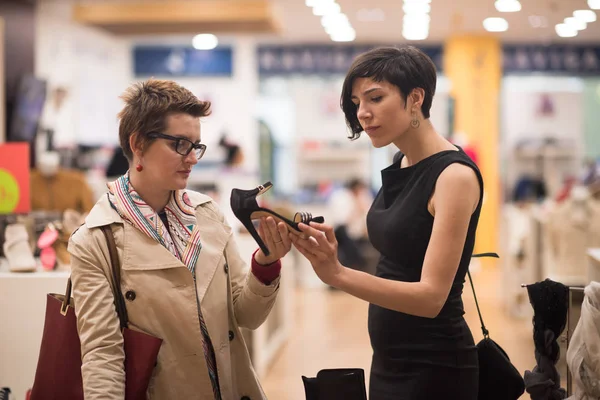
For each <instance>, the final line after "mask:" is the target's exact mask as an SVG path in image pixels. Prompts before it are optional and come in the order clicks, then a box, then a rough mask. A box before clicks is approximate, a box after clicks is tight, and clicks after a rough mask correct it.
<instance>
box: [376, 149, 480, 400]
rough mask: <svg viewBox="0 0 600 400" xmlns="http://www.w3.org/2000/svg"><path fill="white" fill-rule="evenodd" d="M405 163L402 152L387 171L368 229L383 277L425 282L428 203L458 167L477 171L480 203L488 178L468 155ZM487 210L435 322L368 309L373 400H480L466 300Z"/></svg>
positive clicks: (476, 214)
mask: <svg viewBox="0 0 600 400" xmlns="http://www.w3.org/2000/svg"><path fill="white" fill-rule="evenodd" d="M402 157H403V155H402V154H401V153H398V154H396V156H395V157H394V163H393V164H392V165H391V166H389V167H388V168H386V169H384V170H383V171H382V172H381V175H382V183H383V185H382V188H381V189H380V190H379V193H378V194H377V197H376V198H375V200H374V202H373V205H372V206H371V209H370V210H369V213H368V215H367V228H368V232H369V238H370V240H371V242H372V243H373V246H374V247H375V248H376V249H377V250H378V251H379V252H380V253H381V258H380V260H379V264H378V265H377V271H376V275H377V276H379V277H382V278H386V279H393V280H397V281H404V282H418V281H419V280H420V278H421V272H422V270H423V260H424V259H425V252H426V251H427V245H428V244H429V240H430V237H431V232H432V228H433V217H432V216H431V214H430V213H429V211H428V209H427V204H428V202H429V199H430V197H431V194H432V193H433V190H434V188H435V184H436V181H437V179H438V177H439V175H440V174H441V172H442V171H443V170H444V169H445V168H446V167H448V166H449V165H450V164H452V163H461V164H464V165H467V166H469V167H471V168H473V170H475V172H476V174H477V177H478V179H479V184H480V187H481V193H482V195H481V198H483V179H482V177H481V173H480V172H479V169H478V168H477V166H476V165H475V163H474V162H473V161H472V160H471V159H470V158H469V157H468V156H467V155H466V154H465V153H464V152H463V151H462V149H459V151H455V150H447V151H442V152H440V153H436V154H433V155H431V156H430V157H427V158H425V159H424V160H422V161H420V162H418V163H416V164H414V165H412V166H409V167H406V168H400V163H401V161H402ZM480 211H481V199H480V200H479V204H478V205H477V209H476V210H475V212H474V213H473V215H472V217H471V222H470V224H469V229H468V233H467V238H466V242H465V245H464V248H463V253H462V257H461V260H460V264H459V267H458V271H457V273H456V276H455V278H454V283H453V285H452V288H451V290H450V294H449V296H448V299H447V300H446V303H445V304H444V306H443V308H442V310H441V312H440V314H439V315H438V316H437V317H436V318H433V319H431V318H424V317H417V316H414V315H408V314H404V313H400V312H396V311H392V310H389V309H386V308H382V307H379V306H376V305H373V304H371V305H370V306H369V336H370V338H371V346H372V347H373V360H372V365H371V377H370V388H369V392H370V394H369V399H370V400H388V399H389V400H392V399H393V400H421V399H423V400H432V399H445V400H453V399H456V400H476V399H477V391H478V379H479V365H478V361H477V349H476V348H475V344H474V342H473V336H472V335H471V331H470V330H469V327H468V326H467V324H466V322H465V320H464V318H463V315H464V308H463V302H462V298H461V295H462V290H463V284H464V282H465V275H466V273H467V269H468V267H469V263H470V258H471V255H472V253H473V247H474V244H475V231H476V229H477V223H478V221H479V214H480Z"/></svg>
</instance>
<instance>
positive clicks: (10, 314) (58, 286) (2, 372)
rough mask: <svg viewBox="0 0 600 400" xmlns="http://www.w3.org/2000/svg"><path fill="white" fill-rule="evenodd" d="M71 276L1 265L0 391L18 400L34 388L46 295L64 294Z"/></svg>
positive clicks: (4, 263) (0, 263)
mask: <svg viewBox="0 0 600 400" xmlns="http://www.w3.org/2000/svg"><path fill="white" fill-rule="evenodd" d="M68 278H69V272H30V273H13V272H8V265H7V263H6V262H5V260H2V261H0V293H1V296H2V301H1V302H0V321H1V322H0V324H1V328H0V387H10V389H11V391H12V393H13V396H14V399H15V400H23V399H25V393H26V391H27V390H28V389H29V388H31V386H32V384H33V379H34V376H35V369H36V366H37V360H38V353H39V350H40V342H41V340H42V332H43V330H44V318H45V313H46V294H47V293H64V292H65V288H66V284H67V280H68Z"/></svg>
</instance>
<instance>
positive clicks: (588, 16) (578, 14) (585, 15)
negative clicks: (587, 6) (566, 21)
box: [573, 10, 596, 23]
mask: <svg viewBox="0 0 600 400" xmlns="http://www.w3.org/2000/svg"><path fill="white" fill-rule="evenodd" d="M573 17H575V18H577V19H578V20H580V21H583V22H586V23H590V22H595V21H596V13H595V12H593V11H592V10H577V11H573Z"/></svg>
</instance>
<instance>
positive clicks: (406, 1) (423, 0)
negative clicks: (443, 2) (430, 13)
mask: <svg viewBox="0 0 600 400" xmlns="http://www.w3.org/2000/svg"><path fill="white" fill-rule="evenodd" d="M409 3H427V4H429V3H431V0H404V4H409Z"/></svg>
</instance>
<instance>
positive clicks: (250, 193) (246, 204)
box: [230, 182, 325, 256]
mask: <svg viewBox="0 0 600 400" xmlns="http://www.w3.org/2000/svg"><path fill="white" fill-rule="evenodd" d="M272 187H273V184H272V183H271V182H267V183H265V184H263V185H260V186H258V187H257V188H255V189H252V190H243V189H233V190H232V191H231V198H230V204H231V210H232V211H233V214H234V215H235V216H236V218H237V219H239V220H240V222H241V223H242V224H243V225H244V227H246V229H247V230H248V232H250V234H251V235H252V237H253V238H254V240H255V241H256V243H257V244H258V246H259V247H260V249H261V250H262V252H263V253H264V254H265V255H266V256H268V255H269V254H270V252H269V249H268V248H267V246H266V245H265V243H264V242H263V240H262V239H261V237H260V235H259V234H258V232H257V231H256V228H255V226H254V224H253V223H252V220H255V219H259V218H261V217H273V218H274V219H275V222H284V223H285V224H286V226H287V228H288V231H289V232H292V233H295V234H297V235H299V236H301V237H304V236H305V235H304V234H303V233H302V231H301V230H300V229H299V227H298V224H299V223H300V222H302V223H305V224H308V223H310V222H317V223H323V222H325V219H324V218H323V217H314V218H313V216H312V214H311V213H308V212H297V213H296V214H295V215H294V218H293V220H290V219H288V218H286V217H284V216H282V215H280V214H278V213H276V212H275V211H273V210H269V209H268V208H263V207H260V206H259V205H258V203H257V202H256V197H257V196H260V195H261V194H263V193H265V192H267V191H268V190H269V189H271V188H272Z"/></svg>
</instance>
